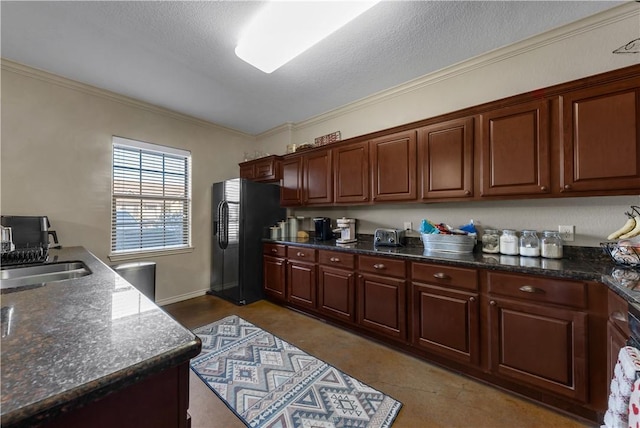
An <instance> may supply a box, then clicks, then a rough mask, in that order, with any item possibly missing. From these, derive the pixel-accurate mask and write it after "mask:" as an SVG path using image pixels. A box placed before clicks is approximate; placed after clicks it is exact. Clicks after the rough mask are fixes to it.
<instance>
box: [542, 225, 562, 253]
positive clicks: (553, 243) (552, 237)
mask: <svg viewBox="0 0 640 428" xmlns="http://www.w3.org/2000/svg"><path fill="white" fill-rule="evenodd" d="M540 254H541V255H542V257H545V258H548V259H561V258H562V238H561V237H560V232H556V231H555V230H545V231H543V232H542V238H540Z"/></svg>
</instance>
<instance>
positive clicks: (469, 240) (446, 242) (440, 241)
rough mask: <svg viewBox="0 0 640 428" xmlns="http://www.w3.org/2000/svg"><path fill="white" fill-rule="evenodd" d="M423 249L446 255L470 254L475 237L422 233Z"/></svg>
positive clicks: (474, 243)
mask: <svg viewBox="0 0 640 428" xmlns="http://www.w3.org/2000/svg"><path fill="white" fill-rule="evenodd" d="M421 235H422V242H423V243H424V249H425V250H429V251H442V252H446V253H471V252H473V247H474V246H475V245H476V235H475V234H473V235H443V234H437V233H436V234H428V233H422V234H421Z"/></svg>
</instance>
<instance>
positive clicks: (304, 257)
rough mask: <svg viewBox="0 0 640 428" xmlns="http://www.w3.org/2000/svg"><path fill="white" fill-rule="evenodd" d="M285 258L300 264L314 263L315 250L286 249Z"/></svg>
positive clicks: (301, 248)
mask: <svg viewBox="0 0 640 428" xmlns="http://www.w3.org/2000/svg"><path fill="white" fill-rule="evenodd" d="M287 258H288V259H289V260H299V261H301V262H309V263H315V261H316V250H314V249H313V248H303V247H287Z"/></svg>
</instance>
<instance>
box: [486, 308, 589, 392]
mask: <svg viewBox="0 0 640 428" xmlns="http://www.w3.org/2000/svg"><path fill="white" fill-rule="evenodd" d="M489 305H490V310H489V320H490V321H489V325H490V353H489V360H490V368H491V371H492V373H493V374H494V375H496V376H499V377H503V378H507V379H509V380H513V381H515V382H518V383H522V384H525V385H529V386H533V387H537V388H540V389H543V390H545V391H551V392H554V393H557V394H560V395H564V396H567V397H570V398H573V399H576V400H579V401H582V402H586V400H587V397H588V395H587V394H588V387H587V385H588V382H587V369H588V366H587V314H586V313H585V312H581V311H574V310H569V309H562V308H558V307H547V306H542V305H540V304H529V303H522V302H518V301H512V300H507V299H495V298H491V299H490V301H489Z"/></svg>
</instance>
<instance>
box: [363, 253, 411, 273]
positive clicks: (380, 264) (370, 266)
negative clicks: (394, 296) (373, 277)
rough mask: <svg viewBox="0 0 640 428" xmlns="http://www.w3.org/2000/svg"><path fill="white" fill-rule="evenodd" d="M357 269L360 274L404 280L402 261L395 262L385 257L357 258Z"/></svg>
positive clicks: (404, 270) (404, 271)
mask: <svg viewBox="0 0 640 428" xmlns="http://www.w3.org/2000/svg"><path fill="white" fill-rule="evenodd" d="M358 267H359V270H360V271H361V272H370V273H375V274H378V275H384V276H395V277H398V278H403V279H404V278H405V276H406V269H405V262H404V260H395V259H389V258H385V257H370V256H358Z"/></svg>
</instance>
